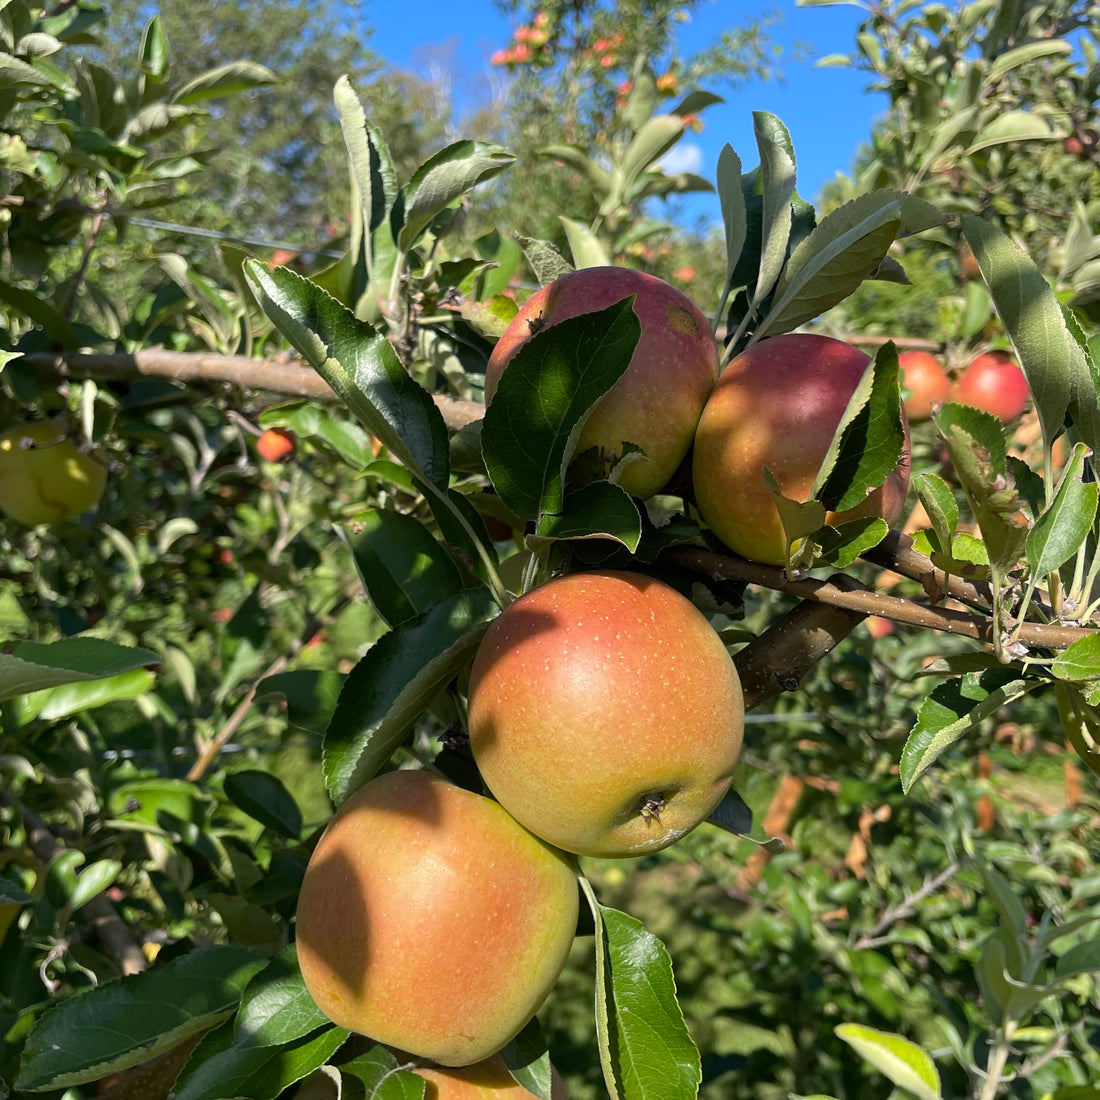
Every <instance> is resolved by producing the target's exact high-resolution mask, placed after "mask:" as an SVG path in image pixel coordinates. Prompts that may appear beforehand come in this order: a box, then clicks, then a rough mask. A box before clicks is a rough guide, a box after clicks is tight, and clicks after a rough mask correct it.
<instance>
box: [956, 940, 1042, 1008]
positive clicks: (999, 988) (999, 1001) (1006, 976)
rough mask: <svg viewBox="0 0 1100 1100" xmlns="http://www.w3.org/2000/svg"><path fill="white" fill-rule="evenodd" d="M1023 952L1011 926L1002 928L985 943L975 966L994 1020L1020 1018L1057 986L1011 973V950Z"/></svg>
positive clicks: (987, 1005) (987, 1006)
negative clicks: (1019, 977)
mask: <svg viewBox="0 0 1100 1100" xmlns="http://www.w3.org/2000/svg"><path fill="white" fill-rule="evenodd" d="M1009 948H1011V949H1012V950H1013V952H1014V953H1016V954H1018V953H1019V947H1018V944H1017V942H1016V939H1015V937H1014V936H1013V935H1012V933H1010V932H1008V931H1007V930H1004V929H1002V930H999V931H997V932H995V933H994V934H993V935H991V936H990V937H989V938H988V939H987V940H986V941H985V943H983V944H982V953H981V955H980V956H979V958H978V962H977V965H976V966H975V973H976V974H977V977H978V981H979V983H980V985H981V989H982V994H983V998H984V1000H985V1002H986V1009H987V1011H988V1012H989V1014H990V1016H991V1017H992V1018H993V1020H994V1022H997V1023H999V1022H1000V1021H1001V1020H1003V1019H1004V1018H1005V1017H1009V1018H1012V1019H1016V1020H1019V1019H1021V1018H1023V1017H1024V1016H1026V1015H1027V1013H1029V1012H1030V1011H1031V1010H1032V1009H1033V1008H1035V1006H1036V1005H1038V1004H1041V1003H1042V1002H1043V1001H1045V1000H1046V999H1047V997H1049V996H1050V995H1051V994H1052V993H1055V992H1056V991H1057V989H1056V987H1055V986H1051V985H1038V984H1034V983H1031V982H1022V981H1020V980H1019V979H1017V978H1014V977H1013V976H1012V974H1011V973H1010V969H1011V968H1010V966H1009V964H1008V962H1007V958H1008V950H1009Z"/></svg>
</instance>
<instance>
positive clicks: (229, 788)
mask: <svg viewBox="0 0 1100 1100" xmlns="http://www.w3.org/2000/svg"><path fill="white" fill-rule="evenodd" d="M224 789H225V794H226V797H227V798H229V800H230V801H231V802H232V803H233V805H234V806H236V807H237V808H238V809H240V810H243V811H244V812H245V813H246V814H248V816H249V817H251V818H254V819H255V820H256V821H258V822H259V823H260V824H261V825H264V826H266V827H267V828H268V829H270V830H271V831H272V832H274V833H276V834H277V835H279V836H284V837H288V838H296V837H299V836H301V834H302V811H301V810H300V809H299V808H298V803H297V802H295V801H294V796H293V795H292V794H291V793H290V791H288V790H287V789H286V787H285V786H284V785H283V782H282V780H280V779H278V778H277V777H276V776H274V775H271V774H270V773H269V772H261V771H256V770H254V769H248V770H245V771H239V772H230V773H229V774H228V775H227V776H226V777H225V783H224Z"/></svg>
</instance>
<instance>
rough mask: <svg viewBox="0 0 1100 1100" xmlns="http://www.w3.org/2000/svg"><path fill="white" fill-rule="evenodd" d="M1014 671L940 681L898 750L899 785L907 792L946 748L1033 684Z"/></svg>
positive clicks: (1001, 669) (1002, 669)
mask: <svg viewBox="0 0 1100 1100" xmlns="http://www.w3.org/2000/svg"><path fill="white" fill-rule="evenodd" d="M1017 675H1018V674H1017V672H1016V671H1015V670H1013V669H1005V668H993V669H988V670H986V671H984V672H978V673H969V674H967V675H966V676H962V677H960V678H958V679H954V680H948V681H947V682H946V683H943V684H940V685H939V686H938V687H937V688H936V689H935V690H934V691H933V692H932V694H931V695H930V696H929V697H928V698H927V699H925V700H924V702H923V703H921V705H920V709H919V710H918V711H917V722H916V725H915V726H914V727H913V729H912V731H911V732H910V734H909V738H908V740H907V741H906V742H905V747H904V749H902V753H901V785H902V790H903V791H904V792H905V793H906V794H908V793H909V791H910V790H911V789H912V787H913V784H914V783H915V782H916V781H917V780H918V779H919V778H920V777H921V776H922V775H923V774H924V773H925V772H926V771H927V770H928V769H929V768H930V767H931V766H932V764H933V763H934V762H935V760H936V758H937V757H938V756H939V755H940V754H941V753H942V752H943V751H944V750H945V749H947V748H948V747H949V746H951V745H953V744H954V743H955V742H956V741H958V740H959V738H961V737H963V736H964V735H965V734H966V733H968V732H969V731H970V730H972V729H973V728H974V727H975V726H977V725H978V724H979V723H980V722H981V721H982V720H983V719H984V718H987V717H988V716H989V715H991V714H994V713H996V711H997V710H998V709H999V708H1000V707H1002V706H1004V705H1005V704H1006V703H1011V702H1012V701H1013V700H1014V699H1019V698H1020V697H1021V696H1023V695H1025V694H1026V693H1027V692H1028V691H1029V690H1030V689H1031V688H1032V687H1033V686H1034V684H1033V683H1031V682H1029V681H1027V680H1022V679H1018V678H1017Z"/></svg>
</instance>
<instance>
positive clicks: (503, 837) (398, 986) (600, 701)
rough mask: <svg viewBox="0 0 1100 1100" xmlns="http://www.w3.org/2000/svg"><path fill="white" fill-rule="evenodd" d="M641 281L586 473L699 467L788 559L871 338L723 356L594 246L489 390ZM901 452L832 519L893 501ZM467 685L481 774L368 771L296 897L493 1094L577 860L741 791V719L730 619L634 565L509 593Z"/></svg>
mask: <svg viewBox="0 0 1100 1100" xmlns="http://www.w3.org/2000/svg"><path fill="white" fill-rule="evenodd" d="M628 295H633V297H634V305H633V308H634V312H635V315H636V316H637V318H638V321H639V326H640V336H639V339H638V342H637V345H636V346H635V349H634V352H633V356H632V358H631V360H630V363H629V366H628V367H627V369H626V371H625V372H624V373H623V374H622V376H621V377H620V378H619V379H618V381H617V382H616V383H615V384H614V386H612V387H611V389H609V390H608V391H607V393H606V394H605V395H604V396H603V398H602V399H601V400H600V401H599V402H598V403H597V404H596V405H595V407H594V408H593V409H592V410H591V411H590V412H589V414H588V416H587V418H586V419H585V420H584V421H583V423H582V425H581V426H580V429H579V437H578V440H577V444H576V453H577V454H578V455H581V454H582V453H585V454H587V456H588V461H586V462H585V463H582V464H579V465H577V466H575V467H574V471H575V472H577V473H578V474H579V476H581V477H582V478H585V477H589V478H590V477H593V476H597V477H599V476H603V477H608V476H610V477H612V478H613V479H615V480H617V481H618V483H619V484H620V486H622V487H623V488H624V489H626V490H627V491H628V492H629V493H631V494H632V495H633V496H635V497H639V498H643V499H644V498H647V497H650V496H652V495H654V494H656V493H659V492H660V491H661V490H662V489H665V488H666V487H667V486H668V485H669V483H670V481H672V480H673V479H674V478H675V482H676V484H677V485H678V486H679V485H680V484H681V483H682V478H683V474H684V473H685V472H686V471H687V470H688V469H689V468H690V472H691V477H692V483H693V494H694V502H695V505H696V507H697V509H698V515H699V516H700V517H701V519H702V521H703V523H704V524H705V525H706V527H708V528H709V529H710V531H711V532H712V533H713V535H714V536H715V537H716V538H718V539H720V540H721V541H722V542H723V543H724V544H725V545H726V546H727V547H728V548H729V549H731V550H732V551H734V552H735V553H738V554H741V555H743V556H745V557H748V558H750V559H753V560H755V561H759V562H764V563H774V564H780V563H783V562H784V561H785V560H786V555H787V550H788V547H787V535H786V532H785V530H784V527H783V524H782V522H781V521H780V517H779V513H778V510H777V506H776V503H775V496H774V493H775V490H776V487H778V490H779V492H780V493H782V494H783V495H784V496H786V497H789V498H791V499H793V500H797V501H803V500H806V499H808V498H809V496H810V495H811V494H812V492H813V488H814V484H815V478H816V477H817V474H818V471H819V469H820V467H821V465H822V462H823V460H824V458H825V456H826V453H827V451H828V449H829V447H830V445H831V443H832V441H833V437H834V435H835V434H836V431H837V427H838V425H839V424H840V422H841V420H842V418H843V417H844V415H845V412H846V410H847V408H848V405H849V402H850V400H851V398H852V396H853V394H854V393H855V392H856V389H857V387H859V385H860V383H861V380H862V379H863V378H864V376H865V375H866V372H867V370H868V367H869V365H870V359H869V357H868V356H867V355H865V354H864V353H863V352H861V351H859V350H858V349H856V348H853V347H851V346H850V345H848V344H846V343H844V342H842V341H839V340H835V339H832V338H829V337H825V336H819V335H808V334H787V335H780V336H775V337H772V338H769V339H764V340H760V341H759V342H757V343H755V344H752V345H750V347H749V348H748V349H747V350H746V351H743V352H742V353H741V354H739V355H737V356H735V357H734V358H733V359H732V360H731V362H730V363H729V365H728V366H727V368H726V369H725V371H724V372H722V374H721V377H719V364H718V349H717V346H716V343H715V340H714V337H713V335H712V333H711V329H710V326H709V324H708V323H707V320H706V318H705V317H704V316H703V315H702V313H701V312H700V311H699V310H698V308H697V307H696V306H695V305H694V304H693V303H692V302H691V301H690V300H689V299H688V298H687V297H686V296H685V295H684V294H682V293H681V292H680V291H679V290H676V289H675V288H673V287H671V286H669V285H668V284H667V283H664V282H663V281H661V280H659V279H656V278H654V277H652V276H649V275H646V274H643V273H641V272H636V271H630V270H627V269H620V268H589V269H582V270H579V271H575V272H571V273H569V274H568V275H565V276H563V277H562V278H560V279H558V280H557V281H555V282H554V283H552V284H550V285H549V286H547V287H544V288H543V289H542V290H540V291H538V292H536V293H535V294H534V295H532V297H531V298H530V299H529V300H528V301H527V302H526V303H525V304H524V306H523V307H522V308H521V309H520V310H519V312H518V313H517V315H516V317H515V318H514V320H513V321H512V323H511V324H510V325H509V327H508V329H507V330H506V331H505V332H504V334H503V335H502V336H501V338H500V340H499V342H498V343H497V345H496V348H495V350H494V351H493V353H492V356H491V357H490V360H489V363H488V368H487V373H486V402H487V403H489V402H491V401H492V400H493V397H494V394H495V393H496V391H497V388H498V386H499V383H500V378H501V376H502V374H503V372H504V371H505V370H507V369H510V367H511V365H512V364H513V363H522V362H530V361H531V359H530V358H529V357H528V358H526V359H525V358H523V357H520V358H517V352H518V351H519V349H520V348H521V347H523V346H524V345H525V344H526V343H527V342H528V341H530V340H532V339H535V338H537V334H538V333H539V332H541V331H542V330H544V329H545V328H547V327H550V326H552V325H555V324H557V323H559V322H561V321H563V320H567V319H569V318H572V317H576V316H578V315H581V314H586V313H591V312H593V311H596V310H600V309H603V308H606V307H608V306H610V305H612V304H614V303H616V302H619V301H622V300H623V299H624V298H625V297H627V296H628ZM517 369H523V368H521V367H520V368H517ZM913 377H915V376H914V375H910V378H911V379H912V378H913ZM945 396H946V393H944V394H943V395H942V396H941V395H939V394H937V396H936V397H935V398H934V399H933V400H942V399H943V398H944V397H945ZM899 415H900V416H901V419H902V423H903V424H905V425H906V432H907V431H908V427H907V422H906V421H905V415H904V410H903V409H901V408H900V407H899ZM915 415H916V414H915ZM922 415H926V414H922ZM906 453H907V446H906V449H905V450H903V453H902V457H901V458H900V459H899V461H898V464H897V467H896V469H895V470H894V471H893V472H892V473H891V474H890V476H889V477H887V478H886V480H885V482H884V483H883V484H882V485H881V486H879V487H878V488H877V489H875V490H874V491H873V492H871V493H869V494H868V495H867V496H866V498H865V499H863V500H862V501H861V502H860V503H859V505H858V506H857V507H856V508H854V509H850V510H849V511H847V512H844V513H841V514H839V515H837V514H833V513H829V514H828V516H827V522H829V523H835V522H841V521H843V520H845V519H848V518H855V517H857V516H881V517H884V518H885V519H886V520H887V521H888V522H892V521H893V520H894V519H895V518H896V517H897V516H898V515H899V514H900V511H901V508H902V506H903V504H904V499H905V494H906V490H907V486H908V463H907V461H906ZM593 457H594V461H593ZM466 701H467V718H468V722H467V725H468V734H469V750H470V754H471V755H472V757H473V760H474V763H475V764H476V765H477V769H478V772H479V773H480V777H481V780H482V782H483V783H484V790H485V792H486V793H484V794H483V793H478V792H475V791H471V790H466V789H463V788H461V787H458V786H455V785H454V784H452V783H451V782H449V781H448V780H446V779H444V778H442V777H440V776H437V775H436V774H434V773H433V772H430V771H427V770H397V771H390V772H386V773H384V774H382V775H380V776H377V777H376V778H374V779H372V780H370V781H368V782H367V783H366V784H364V785H363V786H362V787H360V788H359V789H358V790H357V791H356V792H355V793H354V794H353V795H352V796H351V797H350V798H348V799H347V801H346V802H345V803H344V804H343V805H342V806H341V807H340V809H339V810H338V812H337V814H336V816H335V817H334V818H333V820H332V822H331V823H330V824H329V826H328V828H327V829H326V830H325V832H324V834H323V836H322V837H321V839H320V841H319V842H318V844H317V847H316V849H315V851H314V853H313V856H312V858H311V860H310V863H309V866H308V869H307V871H306V874H305V879H304V881H303V885H302V890H301V894H300V899H299V904H298V911H297V932H296V937H297V944H298V958H299V961H300V964H301V968H302V974H303V976H304V978H305V981H306V984H307V986H308V988H309V990H310V992H311V993H312V995H313V997H314V999H315V1000H316V1001H317V1004H318V1005H319V1006H320V1007H321V1009H322V1010H323V1011H324V1012H325V1013H326V1014H327V1015H328V1016H329V1017H330V1018H331V1019H332V1020H333V1021H334V1022H336V1023H337V1024H339V1025H341V1026H343V1027H347V1028H349V1029H352V1030H354V1031H357V1032H360V1033H362V1034H364V1035H367V1036H370V1037H371V1038H373V1039H374V1040H376V1041H378V1042H381V1043H385V1044H387V1045H390V1046H392V1047H394V1048H396V1049H397V1050H399V1051H401V1052H404V1053H406V1054H408V1055H410V1056H412V1057H413V1058H414V1059H422V1060H430V1061H431V1062H432V1063H436V1064H437V1065H438V1066H441V1067H470V1066H476V1067H477V1068H476V1069H470V1070H447V1069H441V1068H439V1069H434V1070H430V1071H425V1075H426V1076H427V1075H428V1074H429V1073H434V1074H436V1075H439V1076H438V1081H439V1082H443V1081H446V1082H447V1088H448V1089H449V1090H451V1091H445V1090H444V1088H443V1085H442V1084H439V1085H438V1087H439V1094H438V1095H439V1096H440V1097H441V1098H443V1097H450V1096H453V1097H459V1096H470V1097H475V1096H480V1095H489V1094H490V1093H488V1092H486V1093H481V1092H478V1091H475V1090H473V1089H472V1088H471V1089H470V1090H469V1091H459V1089H460V1084H459V1082H460V1079H462V1080H467V1079H478V1080H480V1079H481V1077H482V1076H484V1077H485V1078H486V1079H487V1080H488V1079H495V1078H494V1074H495V1075H497V1076H498V1077H499V1076H500V1074H501V1073H503V1074H504V1077H503V1078H501V1080H502V1082H503V1083H507V1081H508V1080H510V1079H509V1078H508V1077H507V1073H506V1071H504V1070H503V1069H502V1064H501V1063H500V1061H499V1058H498V1057H497V1056H498V1052H500V1051H501V1049H502V1048H503V1047H504V1046H505V1045H506V1044H507V1043H508V1042H510V1041H511V1040H512V1039H513V1038H515V1036H516V1035H517V1034H518V1033H519V1032H520V1030H521V1029H522V1028H523V1027H524V1025H525V1024H526V1023H527V1022H528V1021H529V1020H530V1019H531V1017H532V1016H533V1015H534V1014H535V1013H536V1012H537V1011H538V1009H539V1007H540V1006H541V1004H542V1003H543V1000H544V999H545V997H546V996H547V995H548V993H549V991H550V989H551V987H552V986H553V984H554V982H555V981H556V979H557V977H558V974H559V973H560V971H561V969H562V967H563V965H564V964H565V961H566V957H567V955H568V953H569V950H570V945H571V943H572V940H573V937H574V933H575V930H576V923H577V917H578V884H577V875H578V862H577V860H578V857H600V858H619V857H630V856H638V855H642V854H644V853H648V852H654V851H658V850H660V849H662V848H664V847H666V846H668V845H669V844H672V843H674V842H675V841H676V840H677V839H679V838H680V837H682V836H684V835H685V834H686V833H687V832H689V831H690V830H691V829H693V828H695V826H696V825H698V824H699V823H700V822H701V821H703V820H704V819H705V818H706V817H707V816H708V815H709V814H711V812H712V811H713V810H714V809H715V808H716V806H717V805H718V803H719V802H720V801H721V799H722V798H723V797H724V795H725V794H726V793H727V791H728V789H729V786H730V782H731V779H732V776H733V771H734V768H735V766H736V763H737V759H738V756H739V753H740V749H741V741H742V735H743V729H744V701H743V697H742V692H741V685H740V681H739V679H738V675H737V671H736V669H735V666H734V663H733V660H732V659H731V657H730V655H729V652H728V651H727V649H726V647H725V645H724V643H723V641H722V639H721V638H720V636H719V635H718V633H717V632H716V631H715V629H714V627H713V626H712V624H711V623H710V621H709V620H708V619H707V618H706V616H704V615H703V614H702V612H701V611H699V609H698V608H696V607H695V605H694V604H693V603H692V602H691V601H690V600H688V599H687V598H686V597H685V596H683V595H681V594H680V593H679V592H677V591H676V590H674V589H673V588H672V587H670V586H669V585H667V584H665V583H663V582H661V581H658V580H655V579H653V578H652V577H649V576H646V575H643V574H642V573H640V572H626V571H614V570H603V571H582V572H572V573H567V574H565V575H561V576H557V577H555V578H553V579H551V580H549V581H547V582H546V583H543V584H541V585H538V586H537V587H534V588H532V589H530V590H528V591H526V592H525V593H524V594H523V595H521V596H519V597H518V598H517V599H515V600H514V601H512V602H511V603H510V604H508V606H507V607H506V608H505V609H504V610H503V611H502V612H501V613H500V614H499V615H498V616H497V618H495V619H494V620H493V621H492V623H491V624H490V625H489V627H488V628H487V630H486V632H485V634H484V637H483V639H482V641H481V642H480V644H479V646H478V648H477V651H476V653H475V655H474V658H473V662H472V665H471V667H470V670H469V677H468V690H467V693H466ZM494 1058H497V1061H496V1062H491V1061H488V1060H490V1059H494ZM448 1075H449V1076H448ZM433 1080H436V1078H433ZM462 1087H465V1086H462ZM509 1087H511V1086H509ZM515 1087H516V1088H518V1086H515ZM491 1094H492V1095H496V1093H495V1092H493V1093H491ZM515 1095H516V1096H517V1097H518V1096H522V1095H526V1093H524V1092H523V1091H522V1090H520V1091H519V1092H516V1093H515Z"/></svg>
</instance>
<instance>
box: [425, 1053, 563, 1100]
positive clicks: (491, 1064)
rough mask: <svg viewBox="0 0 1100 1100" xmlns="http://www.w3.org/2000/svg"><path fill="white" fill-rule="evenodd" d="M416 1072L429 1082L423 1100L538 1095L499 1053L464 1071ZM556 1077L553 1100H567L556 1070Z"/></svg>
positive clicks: (515, 1099) (519, 1099)
mask: <svg viewBox="0 0 1100 1100" xmlns="http://www.w3.org/2000/svg"><path fill="white" fill-rule="evenodd" d="M413 1073H415V1074H417V1075H418V1076H420V1077H423V1078H424V1080H425V1081H427V1082H428V1085H427V1088H426V1089H425V1090H424V1100H533V1098H534V1095H535V1094H534V1093H533V1092H528V1090H527V1089H525V1088H524V1087H523V1086H522V1085H521V1084H519V1083H518V1082H517V1081H516V1080H515V1079H514V1078H513V1077H512V1075H511V1074H510V1073H509V1072H508V1067H507V1066H506V1065H505V1064H504V1059H503V1058H501V1057H500V1055H499V1054H498V1055H495V1056H494V1057H492V1058H489V1059H488V1060H486V1061H484V1062H479V1063H478V1064H477V1065H476V1066H466V1067H464V1068H462V1069H440V1068H438V1067H436V1066H421V1067H419V1068H417V1069H414V1070H413ZM553 1075H554V1083H553V1085H552V1086H551V1100H568V1098H567V1097H566V1095H565V1085H564V1084H563V1083H562V1079H561V1077H559V1076H558V1071H557V1070H553Z"/></svg>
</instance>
